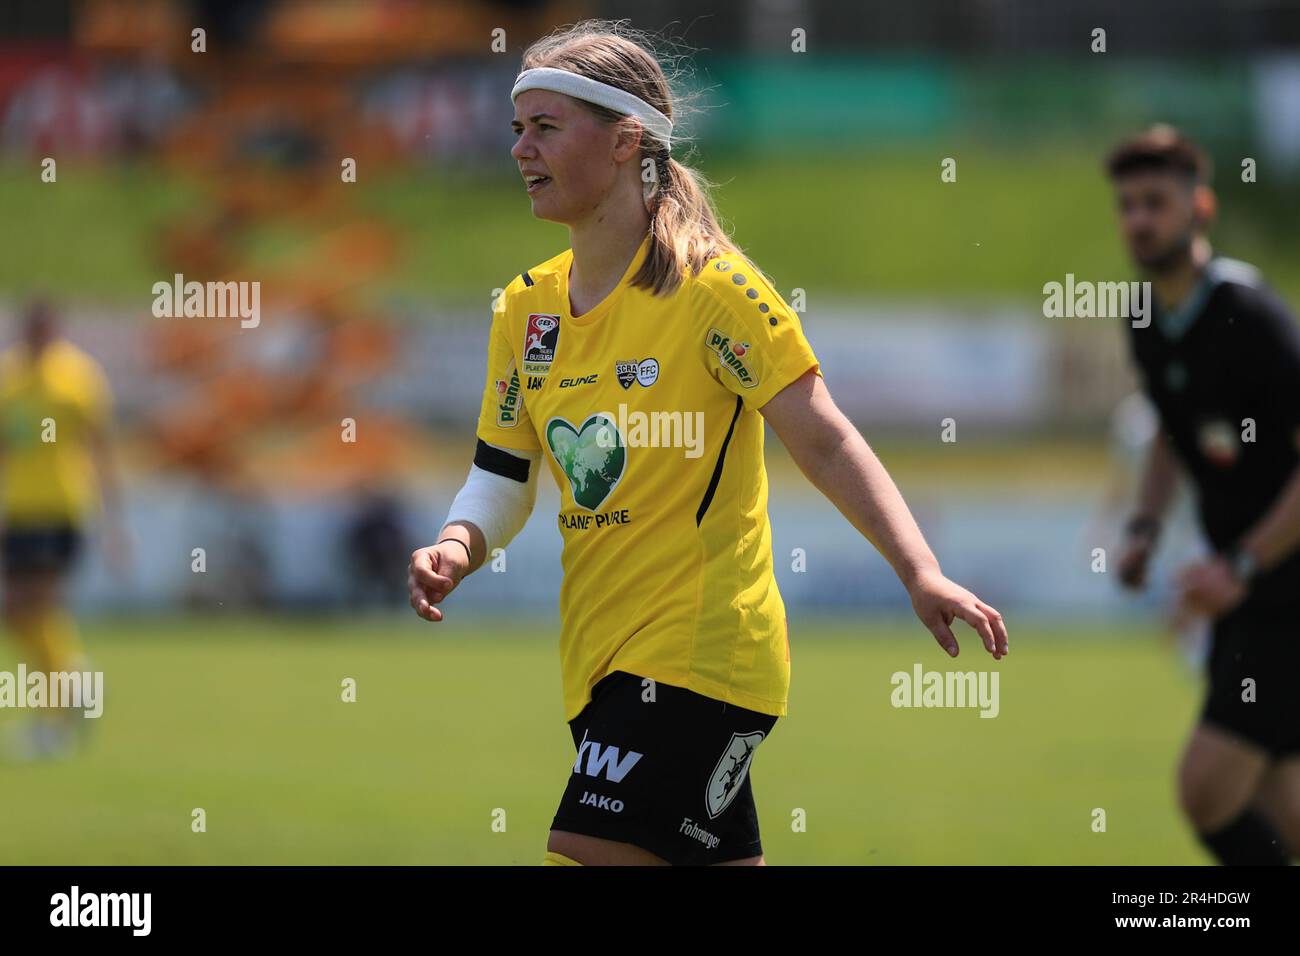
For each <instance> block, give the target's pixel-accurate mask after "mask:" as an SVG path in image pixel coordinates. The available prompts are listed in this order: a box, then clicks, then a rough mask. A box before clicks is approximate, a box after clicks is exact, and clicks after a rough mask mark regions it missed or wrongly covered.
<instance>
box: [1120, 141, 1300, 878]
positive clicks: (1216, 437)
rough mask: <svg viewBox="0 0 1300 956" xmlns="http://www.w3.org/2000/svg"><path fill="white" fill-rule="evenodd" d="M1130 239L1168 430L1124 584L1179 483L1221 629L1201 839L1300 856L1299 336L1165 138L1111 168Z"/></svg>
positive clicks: (1198, 798)
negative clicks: (1190, 499) (1227, 252)
mask: <svg viewBox="0 0 1300 956" xmlns="http://www.w3.org/2000/svg"><path fill="white" fill-rule="evenodd" d="M1106 170H1107V172H1108V174H1109V176H1110V178H1111V180H1112V181H1113V183H1114V185H1115V191H1116V195H1117V199H1118V205H1119V217H1120V226H1121V232H1122V234H1123V237H1124V240H1125V242H1126V243H1127V245H1128V250H1129V253H1130V254H1131V256H1132V258H1133V260H1134V262H1135V263H1136V264H1137V266H1138V268H1139V270H1140V271H1141V272H1142V273H1143V278H1145V279H1147V280H1149V281H1150V282H1151V290H1152V293H1153V300H1154V301H1153V302H1152V303H1151V306H1152V321H1151V322H1150V323H1149V324H1148V323H1144V324H1143V325H1144V327H1137V325H1136V324H1132V323H1131V324H1130V329H1129V344H1130V347H1131V352H1132V355H1133V359H1134V361H1135V363H1136V365H1137V368H1138V371H1139V375H1140V379H1141V383H1142V388H1143V390H1144V391H1145V392H1146V394H1147V396H1148V397H1149V398H1150V399H1151V401H1152V402H1153V404H1154V405H1155V407H1156V409H1157V410H1158V412H1159V416H1160V430H1159V432H1158V434H1157V435H1156V437H1155V439H1154V440H1153V441H1152V443H1151V447H1150V450H1149V451H1148V455H1147V461H1146V465H1145V469H1144V474H1143V477H1142V480H1141V483H1140V486H1139V491H1138V501H1137V506H1136V508H1135V511H1134V514H1133V516H1132V518H1131V520H1130V521H1129V523H1128V526H1127V529H1126V533H1127V541H1126V544H1125V551H1124V555H1123V557H1122V559H1121V562H1120V577H1121V580H1122V581H1123V583H1124V584H1125V585H1126V586H1128V587H1134V588H1136V587H1141V586H1142V585H1143V583H1144V582H1145V577H1146V567H1147V563H1148V560H1149V558H1150V556H1151V553H1152V550H1153V548H1154V546H1155V542H1156V539H1157V537H1158V534H1159V531H1160V523H1161V517H1162V515H1163V513H1164V511H1165V507H1166V505H1167V504H1168V503H1169V500H1170V498H1171V497H1172V495H1173V491H1174V488H1175V484H1176V479H1177V475H1178V472H1179V470H1180V468H1181V470H1183V471H1185V472H1186V474H1187V475H1188V477H1189V478H1190V479H1191V482H1192V484H1193V485H1194V487H1195V490H1196V495H1197V506H1198V513H1199V516H1200V522H1201V526H1202V529H1203V531H1204V533H1205V536H1206V538H1207V539H1208V540H1209V542H1210V544H1211V546H1212V547H1213V549H1214V551H1215V554H1214V556H1213V557H1211V558H1209V559H1208V560H1205V561H1202V562H1200V563H1198V564H1195V565H1192V566H1191V567H1188V568H1185V569H1183V571H1182V573H1181V574H1180V575H1179V577H1178V585H1179V590H1180V594H1179V601H1180V603H1181V604H1182V606H1183V607H1184V609H1188V610H1192V611H1196V612H1200V613H1202V614H1205V615H1207V616H1209V617H1210V618H1211V619H1212V621H1213V647H1212V650H1211V653H1210V659H1209V665H1208V671H1209V688H1208V692H1207V695H1206V700H1205V704H1204V707H1203V709H1202V711H1201V714H1200V719H1199V721H1198V723H1197V725H1196V727H1195V729H1194V730H1193V732H1192V736H1191V739H1190V740H1189V741H1188V744H1187V747H1186V750H1185V751H1184V753H1183V757H1182V762H1181V766H1180V768H1179V780H1178V784H1179V796H1180V802H1181V805H1182V809H1183V812H1184V814H1185V815H1186V816H1187V819H1188V821H1189V822H1190V823H1191V825H1192V827H1193V828H1194V829H1195V830H1196V833H1197V835H1198V836H1199V837H1200V839H1201V841H1202V842H1203V843H1204V844H1205V846H1206V847H1208V848H1209V850H1210V851H1211V852H1212V853H1213V854H1214V856H1215V857H1216V858H1217V859H1218V860H1219V861H1220V862H1221V863H1224V864H1285V863H1287V862H1288V860H1289V859H1290V858H1294V857H1297V856H1300V330H1297V327H1296V324H1295V322H1294V320H1293V319H1292V317H1291V315H1290V314H1289V312H1288V311H1287V308H1286V306H1285V305H1284V304H1283V303H1282V302H1281V301H1280V300H1279V299H1278V297H1277V296H1276V295H1275V294H1274V293H1273V292H1272V291H1271V290H1270V289H1269V288H1268V286H1266V285H1265V284H1264V283H1263V281H1262V280H1261V278H1260V276H1259V274H1258V273H1257V272H1256V271H1255V270H1254V269H1253V268H1252V267H1251V266H1248V265H1246V264H1245V263H1243V262H1237V261H1235V260H1232V259H1225V258H1221V257H1217V256H1215V255H1214V254H1213V253H1212V252H1211V250H1210V244H1209V241H1208V239H1207V238H1206V233H1207V231H1208V229H1209V227H1210V225H1211V224H1212V222H1213V220H1214V215H1215V196H1214V193H1213V192H1212V191H1211V190H1210V187H1209V179H1210V167H1209V162H1208V160H1207V159H1206V157H1205V154H1204V153H1203V152H1202V151H1201V150H1200V149H1199V148H1197V147H1196V146H1195V145H1194V144H1193V143H1191V142H1190V141H1189V140H1188V139H1186V138H1185V137H1183V136H1182V135H1181V134H1179V133H1178V132H1177V131H1176V130H1173V129H1171V128H1170V127H1167V126H1157V127H1155V128H1153V129H1151V130H1148V131H1147V132H1145V133H1142V134H1140V135H1138V136H1136V137H1134V138H1132V139H1130V140H1127V141H1125V142H1124V143H1121V144H1120V145H1119V146H1118V147H1116V148H1115V149H1114V150H1113V151H1112V152H1111V154H1110V156H1109V157H1108V158H1107V161H1106Z"/></svg>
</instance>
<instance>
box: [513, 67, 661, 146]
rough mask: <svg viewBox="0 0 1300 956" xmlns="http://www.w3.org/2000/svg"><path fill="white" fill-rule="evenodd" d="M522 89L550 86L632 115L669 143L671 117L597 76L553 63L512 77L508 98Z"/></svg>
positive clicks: (561, 91)
mask: <svg viewBox="0 0 1300 956" xmlns="http://www.w3.org/2000/svg"><path fill="white" fill-rule="evenodd" d="M526 90H550V91H551V92H552V93H564V94H566V95H568V96H572V97H574V98H575V99H579V100H586V101H587V102H588V103H595V104H596V105H597V106H604V107H606V108H607V109H611V110H616V111H617V112H619V113H623V114H625V115H627V116H635V117H636V118H637V119H638V120H640V121H641V125H642V126H644V127H645V128H646V130H647V131H649V132H650V133H651V134H652V135H653V136H654V137H655V138H656V139H657V140H659V141H660V142H661V143H663V144H664V146H668V147H670V146H671V145H672V136H673V121H672V120H670V119H669V118H668V117H667V116H665V115H664V114H663V113H661V112H659V111H658V110H657V109H655V108H654V107H653V106H651V105H650V104H649V103H647V102H646V101H645V100H643V99H641V97H639V96H635V95H633V94H632V93H629V92H628V91H627V90H620V89H619V88H618V87H617V86H610V85H609V84H608V83H602V82H600V80H593V79H591V77H588V76H582V75H581V74H579V73H571V72H569V71H568V70H557V69H555V68H554V67H549V66H539V67H537V68H535V69H532V70H524V72H522V73H520V74H519V78H518V79H516V80H515V87H514V89H512V90H511V91H510V102H512V103H513V102H514V101H515V100H516V99H517V98H518V96H519V94H520V93H523V92H524V91H526Z"/></svg>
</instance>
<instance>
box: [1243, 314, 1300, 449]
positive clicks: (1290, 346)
mask: <svg viewBox="0 0 1300 956" xmlns="http://www.w3.org/2000/svg"><path fill="white" fill-rule="evenodd" d="M1254 318H1255V321H1254V322H1253V323H1252V325H1251V331H1252V332H1253V334H1252V335H1251V336H1250V340H1249V347H1248V349H1247V366H1248V367H1249V368H1250V370H1251V371H1250V374H1251V378H1252V379H1253V380H1254V381H1255V384H1256V387H1257V388H1258V390H1259V393H1260V394H1261V396H1262V397H1263V399H1264V401H1265V403H1266V404H1267V405H1268V407H1269V408H1270V409H1271V410H1272V411H1273V412H1274V414H1276V415H1278V416H1280V418H1281V420H1282V423H1283V425H1284V426H1285V427H1287V428H1289V429H1290V430H1291V432H1292V434H1294V433H1295V431H1296V429H1300V326H1298V325H1297V324H1296V320H1295V318H1294V317H1293V316H1292V315H1291V313H1290V311H1289V310H1288V309H1287V307H1286V306H1285V305H1284V304H1283V303H1282V301H1281V299H1280V298H1278V296H1277V295H1276V294H1273V293H1271V291H1270V293H1269V294H1266V295H1262V296H1260V303H1259V307H1258V308H1257V309H1256V310H1255V316H1254Z"/></svg>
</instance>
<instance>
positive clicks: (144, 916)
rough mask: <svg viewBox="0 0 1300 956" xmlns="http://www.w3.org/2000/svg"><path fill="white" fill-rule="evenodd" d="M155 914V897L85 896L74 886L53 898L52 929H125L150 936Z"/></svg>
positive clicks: (133, 933) (138, 895)
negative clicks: (57, 927) (115, 927)
mask: <svg viewBox="0 0 1300 956" xmlns="http://www.w3.org/2000/svg"><path fill="white" fill-rule="evenodd" d="M152 913H153V894H152V893H82V892H81V888H80V887H78V886H74V887H73V888H72V889H71V891H70V892H67V893H55V894H54V895H53V896H51V897H50V925H51V926H65V927H75V926H123V927H130V929H131V935H133V936H148V935H149V930H150V927H151V926H152V923H153V919H152Z"/></svg>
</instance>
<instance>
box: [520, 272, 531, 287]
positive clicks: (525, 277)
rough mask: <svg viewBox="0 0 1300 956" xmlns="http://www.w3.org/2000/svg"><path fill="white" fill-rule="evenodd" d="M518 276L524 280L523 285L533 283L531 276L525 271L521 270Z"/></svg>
mask: <svg viewBox="0 0 1300 956" xmlns="http://www.w3.org/2000/svg"><path fill="white" fill-rule="evenodd" d="M519 278H521V279H523V280H524V285H532V284H533V277H532V276H530V275H529V274H528V273H527V272H521V273H519Z"/></svg>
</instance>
